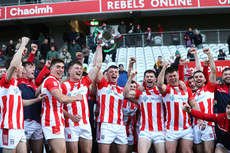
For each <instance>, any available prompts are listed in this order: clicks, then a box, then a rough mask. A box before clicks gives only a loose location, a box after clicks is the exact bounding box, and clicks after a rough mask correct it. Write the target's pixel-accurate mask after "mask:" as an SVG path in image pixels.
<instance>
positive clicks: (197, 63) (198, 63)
mask: <svg viewBox="0 0 230 153" xmlns="http://www.w3.org/2000/svg"><path fill="white" fill-rule="evenodd" d="M189 52H190V53H191V54H193V55H194V58H195V63H196V70H197V71H198V70H201V63H200V58H199V56H198V53H197V50H196V48H191V49H190V50H189Z"/></svg>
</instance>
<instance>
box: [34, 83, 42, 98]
mask: <svg viewBox="0 0 230 153" xmlns="http://www.w3.org/2000/svg"><path fill="white" fill-rule="evenodd" d="M41 88H42V85H40V86H39V87H38V89H37V90H36V92H35V96H36V97H37V96H38V95H39V94H40V93H41Z"/></svg>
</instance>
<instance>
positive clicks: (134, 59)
mask: <svg viewBox="0 0 230 153" xmlns="http://www.w3.org/2000/svg"><path fill="white" fill-rule="evenodd" d="M134 63H136V58H135V57H131V58H130V60H129V69H128V78H129V76H130V74H131V71H132V70H133V64H134Z"/></svg>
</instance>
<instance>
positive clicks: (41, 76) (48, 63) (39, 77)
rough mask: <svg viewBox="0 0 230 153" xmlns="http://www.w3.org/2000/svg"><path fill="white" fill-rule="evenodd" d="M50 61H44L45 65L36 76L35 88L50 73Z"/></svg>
mask: <svg viewBox="0 0 230 153" xmlns="http://www.w3.org/2000/svg"><path fill="white" fill-rule="evenodd" d="M50 63H51V62H50V61H48V60H47V61H46V65H45V66H44V67H43V68H42V70H41V71H40V73H39V74H38V76H37V78H36V80H35V84H36V85H37V86H40V85H41V84H42V81H43V79H44V76H45V75H47V74H49V73H50V70H49V69H48V68H49V67H50Z"/></svg>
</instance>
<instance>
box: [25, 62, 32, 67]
mask: <svg viewBox="0 0 230 153" xmlns="http://www.w3.org/2000/svg"><path fill="white" fill-rule="evenodd" d="M28 65H32V66H33V63H31V62H29V61H26V62H23V63H22V66H23V67H26V66H28Z"/></svg>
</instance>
